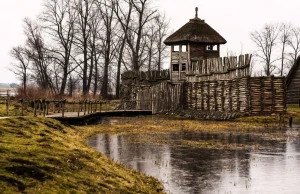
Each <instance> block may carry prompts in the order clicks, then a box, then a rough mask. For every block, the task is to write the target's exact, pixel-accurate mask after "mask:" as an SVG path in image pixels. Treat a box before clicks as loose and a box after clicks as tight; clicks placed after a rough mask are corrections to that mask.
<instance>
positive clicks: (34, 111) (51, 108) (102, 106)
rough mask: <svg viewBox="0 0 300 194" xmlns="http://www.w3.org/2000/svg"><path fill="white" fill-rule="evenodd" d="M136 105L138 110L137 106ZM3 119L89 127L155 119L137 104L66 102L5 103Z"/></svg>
mask: <svg viewBox="0 0 300 194" xmlns="http://www.w3.org/2000/svg"><path fill="white" fill-rule="evenodd" d="M133 104H134V106H133ZM1 105H2V106H3V105H4V106H5V113H4V114H3V113H2V115H1V116H5V118H7V117H11V116H34V117H38V116H39V117H47V118H53V119H56V120H59V121H62V122H64V123H69V124H86V123H92V122H96V121H97V120H99V118H101V117H106V116H139V115H151V114H152V110H151V109H150V108H149V106H148V107H140V106H138V103H137V101H132V100H131V101H126V102H124V101H123V102H120V101H87V100H85V101H77V102H76V101H72V102H69V101H66V100H34V101H24V100H19V101H13V100H4V101H2V102H0V106H1Z"/></svg>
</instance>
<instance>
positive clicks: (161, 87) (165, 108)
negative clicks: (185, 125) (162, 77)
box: [137, 81, 183, 114]
mask: <svg viewBox="0 0 300 194" xmlns="http://www.w3.org/2000/svg"><path fill="white" fill-rule="evenodd" d="M182 94H183V83H171V82H166V81H165V82H161V83H159V84H157V85H155V86H152V87H148V88H144V90H141V91H139V92H138V94H137V107H138V108H140V109H142V110H152V113H153V114H157V113H163V112H169V111H175V110H177V109H180V108H181V106H182V102H183V99H182V97H183V95H182Z"/></svg>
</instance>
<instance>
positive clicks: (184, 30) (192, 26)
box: [164, 14, 227, 45]
mask: <svg viewBox="0 0 300 194" xmlns="http://www.w3.org/2000/svg"><path fill="white" fill-rule="evenodd" d="M188 42H193V43H211V44H225V43H226V42H227V41H226V40H225V39H224V38H223V37H222V36H221V35H220V34H219V33H218V32H217V31H215V30H214V29H213V28H212V27H210V26H209V25H208V24H207V23H205V21H204V20H201V19H199V18H198V17H197V14H196V18H194V19H191V20H190V21H189V22H188V23H187V24H185V25H184V26H182V27H181V28H180V29H179V30H177V31H176V32H175V33H173V34H172V35H171V36H169V37H168V38H167V39H166V40H165V41H164V43H165V44H166V45H172V44H176V43H188Z"/></svg>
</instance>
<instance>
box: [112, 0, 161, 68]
mask: <svg viewBox="0 0 300 194" xmlns="http://www.w3.org/2000/svg"><path fill="white" fill-rule="evenodd" d="M124 3H127V4H128V6H131V5H132V7H133V11H134V13H135V16H134V17H132V20H131V24H130V25H129V26H130V27H129V28H128V30H126V23H125V21H124V20H123V18H122V15H121V14H116V16H117V18H118V21H119V22H120V24H121V26H122V28H123V31H124V32H125V31H127V33H126V34H125V37H126V42H127V44H128V47H129V49H130V52H131V53H130V55H131V62H132V69H133V70H135V71H139V69H140V67H141V66H142V65H143V62H144V61H145V58H144V59H143V58H142V57H143V55H144V54H145V53H144V51H145V45H146V44H145V42H143V40H145V39H144V35H145V32H144V31H145V27H146V24H148V22H149V21H151V20H152V19H154V17H155V16H154V14H155V12H156V10H152V9H150V8H149V0H139V1H137V0H129V1H128V2H127V1H124Z"/></svg>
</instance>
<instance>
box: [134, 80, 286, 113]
mask: <svg viewBox="0 0 300 194" xmlns="http://www.w3.org/2000/svg"><path fill="white" fill-rule="evenodd" d="M137 102H138V108H141V109H148V110H149V109H152V111H153V114H156V113H163V112H168V111H175V110H178V109H192V110H198V111H218V112H239V113H247V114H252V115H258V114H272V113H281V112H284V111H285V110H286V99H285V88H284V78H283V77H249V76H248V77H243V78H236V79H233V80H219V81H200V82H182V83H176V84H175V83H171V82H163V83H160V84H158V85H155V86H152V87H148V88H147V89H143V90H141V91H139V92H138V93H137Z"/></svg>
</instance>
